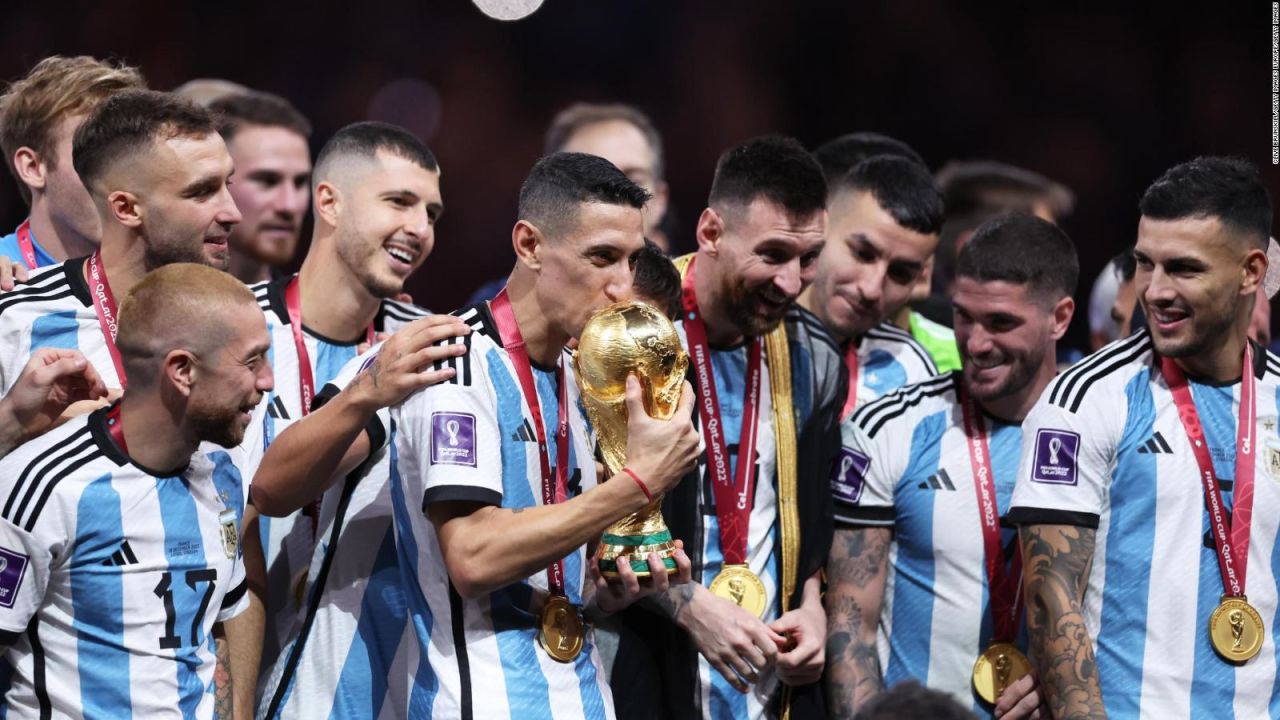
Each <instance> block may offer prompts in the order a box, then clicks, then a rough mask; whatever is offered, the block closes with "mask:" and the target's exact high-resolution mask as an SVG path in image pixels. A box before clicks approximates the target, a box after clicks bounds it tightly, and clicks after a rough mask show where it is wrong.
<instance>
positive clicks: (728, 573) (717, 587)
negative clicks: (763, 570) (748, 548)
mask: <svg viewBox="0 0 1280 720" xmlns="http://www.w3.org/2000/svg"><path fill="white" fill-rule="evenodd" d="M708 589H709V590H711V594H712V595H715V596H717V597H722V598H724V599H725V600H728V601H729V602H731V603H733V604H734V605H737V606H738V607H740V608H742V609H743V610H746V611H747V612H749V613H751V614H752V615H755V616H756V617H758V618H763V617H764V606H765V592H764V583H763V582H761V581H760V578H759V577H758V576H757V575H756V574H755V573H753V572H751V569H750V568H748V567H747V566H746V565H725V566H723V567H721V568H720V574H719V575H716V577H715V579H714V580H712V581H711V587H710V588H708Z"/></svg>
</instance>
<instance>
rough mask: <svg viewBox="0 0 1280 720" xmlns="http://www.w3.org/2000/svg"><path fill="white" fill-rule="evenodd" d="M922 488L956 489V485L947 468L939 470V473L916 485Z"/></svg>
mask: <svg viewBox="0 0 1280 720" xmlns="http://www.w3.org/2000/svg"><path fill="white" fill-rule="evenodd" d="M916 487H918V488H920V489H921V490H928V489H930V488H932V489H934V490H955V489H956V486H955V484H954V483H952V482H951V476H950V475H948V474H947V471H946V470H939V471H938V474H937V475H930V476H929V477H928V478H926V479H925V481H924V482H922V483H920V484H919V485H916Z"/></svg>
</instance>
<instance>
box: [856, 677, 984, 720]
mask: <svg viewBox="0 0 1280 720" xmlns="http://www.w3.org/2000/svg"><path fill="white" fill-rule="evenodd" d="M922 718H928V719H929V720H977V716H976V715H974V714H973V713H971V712H969V711H968V710H965V709H964V706H963V705H961V704H960V703H958V702H956V701H955V698H953V697H951V696H950V695H948V694H946V693H944V692H941V691H939V690H931V689H929V688H927V687H925V686H923V685H921V684H920V683H918V682H915V681H914V680H907V681H904V682H900V683H898V684H897V685H894V686H893V687H892V688H890V689H888V690H886V691H884V692H882V693H880V694H879V695H877V696H876V697H875V699H873V700H872V701H871V702H869V703H867V705H866V706H865V707H863V708H862V709H861V710H859V711H858V714H857V715H855V716H854V720H921V719H922Z"/></svg>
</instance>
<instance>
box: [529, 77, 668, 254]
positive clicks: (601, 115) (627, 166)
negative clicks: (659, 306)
mask: <svg viewBox="0 0 1280 720" xmlns="http://www.w3.org/2000/svg"><path fill="white" fill-rule="evenodd" d="M543 152H545V153H546V154H548V155H550V154H551V153H555V152H581V153H587V154H589V155H597V156H599V157H602V158H604V159H605V160H608V161H609V162H611V163H613V164H614V165H615V166H617V168H618V169H619V170H621V171H622V174H623V175H626V176H627V177H628V178H629V179H630V180H631V181H632V182H634V183H635V184H637V185H639V186H640V187H642V188H644V189H645V191H647V192H648V193H649V202H648V203H646V204H645V208H644V236H645V237H646V238H648V239H649V240H652V241H653V242H654V243H655V244H657V245H658V247H660V248H661V249H663V250H664V251H665V250H668V249H670V243H669V242H668V240H667V236H666V234H665V233H663V231H662V221H663V218H664V217H665V216H666V214H667V193H668V190H667V182H666V180H665V169H666V164H665V163H664V162H663V157H662V135H661V134H659V133H658V129H657V128H656V127H654V124H653V121H651V120H650V119H649V116H648V115H645V114H644V113H643V112H642V111H641V110H640V109H639V108H636V107H634V106H631V105H623V104H596V103H574V104H573V105H570V106H569V107H567V108H565V109H564V110H561V111H560V112H559V113H557V114H556V116H555V119H553V120H552V121H551V126H550V127H549V128H547V137H546V142H545V143H544V144H543Z"/></svg>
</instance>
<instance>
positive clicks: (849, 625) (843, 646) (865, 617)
mask: <svg viewBox="0 0 1280 720" xmlns="http://www.w3.org/2000/svg"><path fill="white" fill-rule="evenodd" d="M889 533H890V530H889V528H887V527H863V528H848V527H837V528H836V534H835V538H834V539H833V540H832V542H831V557H830V558H829V559H828V561H827V603H826V604H827V674H826V686H827V707H828V709H829V710H830V712H831V717H832V718H851V717H853V715H854V713H855V712H856V711H857V709H858V707H859V706H860V705H862V704H864V703H865V702H866V701H867V700H869V699H870V698H871V697H872V696H874V695H875V694H876V693H878V692H880V690H881V689H883V687H884V683H883V680H882V678H881V674H880V656H879V654H878V653H877V651H876V626H877V625H878V624H879V622H880V606H881V604H882V603H883V601H884V585H885V576H886V575H887V573H888V557H889Z"/></svg>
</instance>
